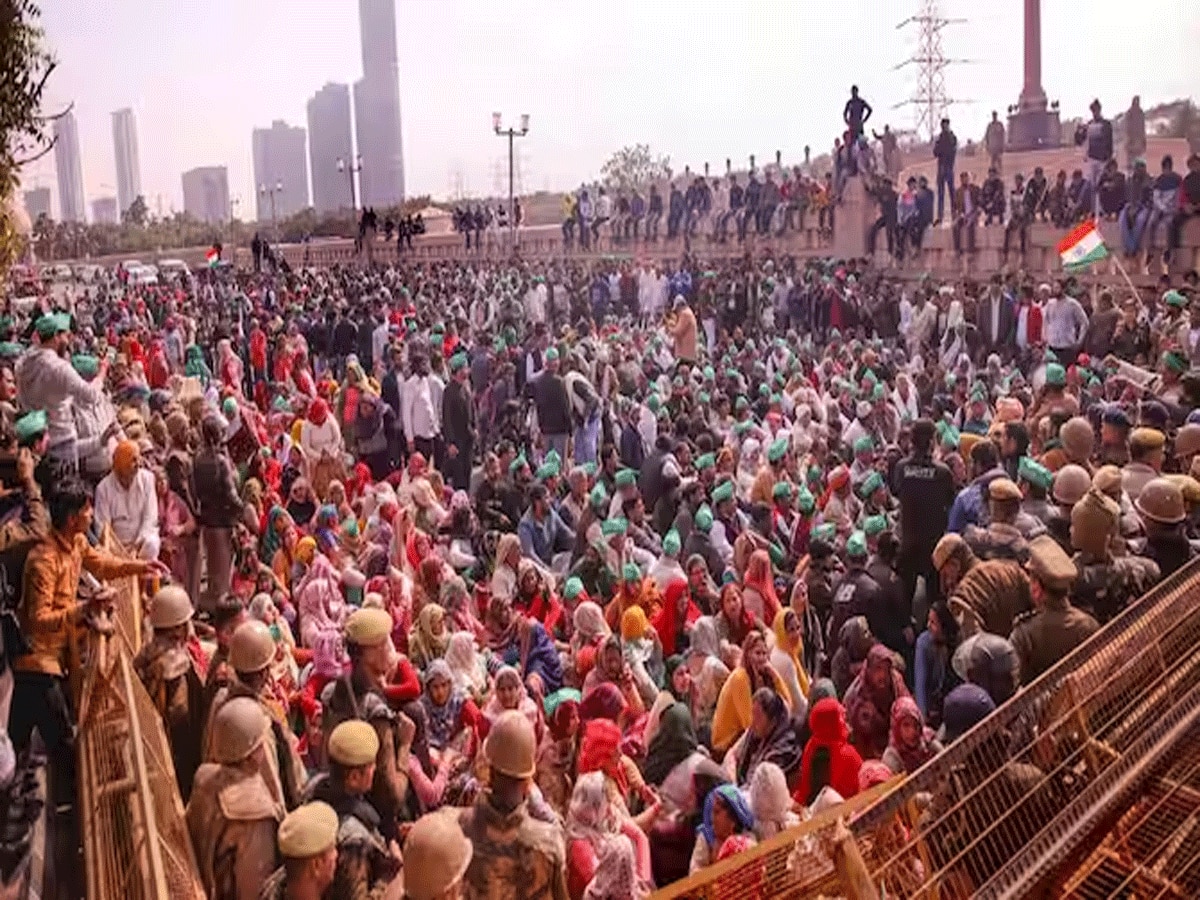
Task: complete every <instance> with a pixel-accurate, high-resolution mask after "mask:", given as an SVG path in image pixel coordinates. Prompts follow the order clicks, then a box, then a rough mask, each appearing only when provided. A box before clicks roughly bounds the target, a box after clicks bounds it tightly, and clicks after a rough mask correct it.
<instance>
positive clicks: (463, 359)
mask: <svg viewBox="0 0 1200 900" xmlns="http://www.w3.org/2000/svg"><path fill="white" fill-rule="evenodd" d="M442 434H443V435H444V436H445V441H446V460H445V463H444V464H443V466H442V474H443V475H445V476H446V481H448V482H449V483H450V485H451V487H453V488H454V489H455V490H459V491H465V490H467V489H468V488H469V487H470V486H471V459H472V456H473V454H474V450H475V399H474V397H473V396H472V394H471V367H470V366H469V365H467V354H466V353H465V352H462V351H460V352H458V353H456V354H454V356H452V357H450V383H449V384H448V385H446V389H445V390H444V391H443V392H442Z"/></svg>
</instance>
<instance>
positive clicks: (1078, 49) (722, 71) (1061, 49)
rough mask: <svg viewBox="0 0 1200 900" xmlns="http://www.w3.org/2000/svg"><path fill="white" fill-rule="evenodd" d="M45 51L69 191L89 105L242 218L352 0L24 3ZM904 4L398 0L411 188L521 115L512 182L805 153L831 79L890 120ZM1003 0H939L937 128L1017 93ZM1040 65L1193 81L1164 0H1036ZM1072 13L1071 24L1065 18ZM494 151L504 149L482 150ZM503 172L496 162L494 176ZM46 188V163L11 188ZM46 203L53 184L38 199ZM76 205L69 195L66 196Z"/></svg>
mask: <svg viewBox="0 0 1200 900" xmlns="http://www.w3.org/2000/svg"><path fill="white" fill-rule="evenodd" d="M42 6H43V15H44V24H45V27H46V31H47V35H48V39H49V43H50V46H51V49H52V50H53V52H54V53H55V54H56V55H57V57H58V59H59V61H60V67H59V69H58V70H57V71H56V72H55V74H54V75H53V76H52V79H51V81H50V84H49V89H48V98H49V100H50V101H51V104H50V108H51V109H53V108H55V107H56V106H58V107H61V105H62V104H65V103H68V102H74V103H75V113H76V117H77V119H78V122H79V133H80V143H81V146H82V152H83V169H84V185H85V190H86V194H87V197H88V200H89V203H90V201H91V200H92V199H94V198H95V197H98V196H103V195H114V196H115V194H116V187H115V184H116V176H115V169H114V161H113V160H114V155H113V143H112V124H111V116H110V113H111V112H112V111H113V110H115V109H119V108H121V107H124V106H132V107H133V109H134V111H135V113H136V117H137V127H138V139H139V149H140V155H141V168H142V187H143V192H144V193H145V194H146V195H147V199H148V201H149V203H150V207H151V209H152V210H154V209H155V208H156V206H157V203H158V198H159V196H160V195H161V198H162V199H161V202H162V206H163V209H164V211H167V210H170V209H171V208H172V207H174V208H181V207H182V189H181V187H180V181H179V176H180V173H181V172H183V171H185V170H187V169H190V168H193V167H194V166H200V165H226V166H228V168H229V174H230V191H231V193H232V194H233V196H234V197H235V198H239V199H240V204H239V206H238V207H237V210H236V211H237V213H238V215H239V216H241V217H246V216H247V215H248V214H250V213H251V212H252V209H253V199H252V191H253V189H254V185H253V173H252V169H251V155H250V133H251V130H252V129H253V128H254V127H256V126H265V125H269V124H270V123H271V121H272V120H273V119H285V120H287V121H288V122H289V123H291V124H294V125H304V126H306V127H307V123H306V117H305V103H306V101H307V99H308V98H309V97H310V96H311V95H312V94H313V93H314V92H315V91H316V90H317V89H318V88H320V87H321V86H322V85H323V84H324V83H325V82H327V81H339V82H345V83H353V81H354V80H355V79H357V78H358V77H360V75H361V66H362V63H361V56H360V49H359V33H358V13H357V3H355V2H354V0H203V2H201V0H104V2H99V3H97V2H93V0H42ZM917 7H918V0H839V2H827V0H738V2H717V0H688V2H684V0H603V2H583V0H397V8H398V9H397V28H398V32H399V34H398V40H399V51H400V93H401V103H402V116H403V128H404V156H405V167H406V181H407V187H408V191H409V193H410V194H418V193H431V194H433V195H434V196H437V197H445V196H450V195H452V194H453V193H454V192H455V191H456V189H457V188H458V186H460V185H461V187H462V188H463V189H465V190H466V191H467V192H468V193H473V194H481V193H491V192H492V191H493V190H494V188H495V186H496V171H497V165H498V163H500V161H501V160H502V159H503V157H504V153H505V152H506V150H505V146H504V142H503V141H501V139H499V138H497V137H495V136H494V135H493V134H492V133H491V119H490V116H491V112H492V110H500V111H502V112H504V113H505V116H506V118H507V119H508V120H509V121H512V120H515V118H516V116H517V115H518V114H519V113H521V112H528V113H529V114H530V115H531V117H532V123H531V129H532V130H531V133H530V135H529V136H528V137H527V138H525V139H524V140H523V141H521V142H520V147H521V151H522V153H523V156H524V159H523V167H524V173H525V177H524V182H525V186H526V188H527V189H540V188H545V187H550V188H562V187H565V186H569V185H572V184H577V183H578V182H579V181H581V180H583V179H585V178H590V177H594V176H595V175H596V173H597V172H598V171H599V168H600V166H601V164H602V163H603V161H604V160H605V159H606V158H607V156H608V154H609V153H610V152H611V151H612V150H614V149H616V148H618V147H620V146H623V145H625V144H628V143H634V142H646V143H649V144H650V145H651V146H652V147H653V148H654V149H655V150H656V151H658V152H662V153H666V154H669V155H670V156H671V158H672V162H673V164H674V165H675V167H676V168H677V169H678V170H682V168H683V166H684V164H690V165H691V166H692V167H693V168H694V169H699V168H701V167H702V166H703V164H704V162H705V161H706V160H707V161H709V162H710V163H711V164H712V165H713V167H714V168H716V169H720V168H723V166H724V160H725V158H726V157H727V156H731V157H733V158H734V159H735V160H740V161H742V163H743V164H744V161H745V159H746V157H747V156H748V154H750V153H757V154H758V157H759V159H760V160H766V159H768V158H769V157H773V155H774V151H775V150H776V149H779V150H782V151H783V154H784V159H785V161H787V160H796V159H798V158H800V157H801V156H802V153H803V147H804V145H805V144H806V143H807V144H810V145H811V146H812V147H813V151H814V153H817V152H821V151H823V150H826V149H828V147H829V146H830V145H831V144H832V140H833V136H834V134H835V132H836V128H837V126H838V124H839V122H840V114H841V107H842V104H843V103H844V101H845V98H846V96H847V94H848V89H849V86H850V84H851V83H857V84H858V85H860V87H861V89H862V92H863V95H864V96H865V97H866V98H867V99H868V100H869V101H870V102H871V103H872V104H873V106H874V107H875V117H874V119H873V120H872V123H873V124H877V127H880V128H882V125H883V123H885V122H891V123H892V124H893V126H900V127H907V126H911V124H912V122H913V111H912V110H911V108H904V109H896V110H893V109H891V107H892V105H893V104H895V103H897V102H899V101H901V100H903V99H904V98H905V97H906V96H908V95H909V94H910V93H911V92H912V90H913V84H914V81H915V70H913V69H908V70H904V71H900V72H893V71H892V67H893V66H894V65H895V64H897V63H899V62H901V61H902V60H904V59H905V58H906V57H908V56H909V55H911V54H912V53H913V51H914V49H915V47H916V31H915V30H909V31H897V30H896V25H897V23H899V22H900V21H901V20H903V19H904V18H906V17H907V16H909V15H912V14H913V13H915V12H916V10H917ZM1023 7H1024V4H1023V2H1021V0H990V2H980V0H943V8H944V10H945V12H946V13H947V14H949V15H951V16H962V17H965V18H967V19H968V21H966V22H965V23H964V24H960V25H952V26H950V27H948V28H947V29H946V31H945V41H944V43H945V49H946V52H947V54H948V55H950V56H953V57H963V58H967V59H969V60H971V62H970V63H969V64H965V65H961V66H955V67H953V68H951V69H950V70H949V71H948V72H947V75H946V79H947V85H948V89H949V92H950V95H951V96H952V97H961V98H964V99H968V100H972V101H974V102H973V103H971V104H970V105H964V106H961V107H956V108H953V109H952V110H951V117H952V118H953V119H954V123H955V130H956V131H957V132H958V134H959V138H960V140H965V139H966V138H967V137H974V138H976V139H978V138H979V137H980V135H981V134H982V129H983V126H984V124H985V122H986V121H987V119H988V117H989V115H990V111H991V110H993V109H999V110H1000V111H1001V112H1003V110H1004V109H1005V107H1006V106H1007V105H1008V104H1009V103H1012V102H1014V101H1015V100H1016V98H1017V94H1018V92H1019V90H1020V88H1021V83H1022V75H1021V59H1022V10H1023ZM1042 8H1043V12H1042V39H1043V82H1044V84H1045V87H1046V90H1047V92H1048V94H1049V96H1050V97H1051V98H1052V99H1058V100H1060V101H1061V103H1062V108H1063V111H1064V115H1065V116H1069V115H1084V114H1086V107H1087V104H1088V102H1089V101H1090V100H1091V99H1092V97H1093V96H1099V97H1100V98H1101V99H1102V100H1103V101H1104V103H1105V107H1106V111H1108V112H1109V113H1110V114H1111V113H1115V112H1117V111H1119V110H1122V109H1124V108H1125V107H1127V106H1128V105H1129V100H1130V97H1131V96H1132V95H1133V94H1134V93H1140V94H1141V95H1142V97H1143V104H1144V105H1148V104H1151V103H1154V102H1156V101H1160V100H1167V99H1173V98H1176V97H1179V96H1184V95H1192V96H1200V64H1198V61H1197V57H1196V55H1195V48H1196V47H1197V46H1200V6H1197V5H1196V4H1194V3H1189V2H1186V0H1140V2H1138V3H1136V4H1129V3H1128V2H1117V0H1092V2H1090V3H1080V2H1078V0H1043V2H1042ZM1081 13H1083V14H1084V15H1085V17H1083V18H1081V17H1080V14H1081ZM505 165H506V164H505ZM504 171H507V170H506V169H505V170H504ZM34 184H44V185H49V186H50V187H52V188H53V189H54V193H55V194H56V195H57V187H56V184H55V179H54V165H53V160H52V158H48V159H46V160H43V161H42V162H41V163H39V164H38V165H37V166H35V167H33V171H31V172H29V173H27V178H26V186H32V185H34ZM55 209H57V200H56V202H55ZM89 215H90V209H89Z"/></svg>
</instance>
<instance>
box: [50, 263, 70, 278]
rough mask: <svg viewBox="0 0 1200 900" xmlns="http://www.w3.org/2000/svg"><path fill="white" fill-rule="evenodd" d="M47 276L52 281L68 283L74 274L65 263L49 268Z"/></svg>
mask: <svg viewBox="0 0 1200 900" xmlns="http://www.w3.org/2000/svg"><path fill="white" fill-rule="evenodd" d="M48 274H49V275H50V278H51V280H52V281H70V280H71V279H72V278H74V277H75V273H74V272H72V271H71V267H70V266H68V265H67V264H66V263H58V264H57V265H54V266H51V267H50V269H49V273H48Z"/></svg>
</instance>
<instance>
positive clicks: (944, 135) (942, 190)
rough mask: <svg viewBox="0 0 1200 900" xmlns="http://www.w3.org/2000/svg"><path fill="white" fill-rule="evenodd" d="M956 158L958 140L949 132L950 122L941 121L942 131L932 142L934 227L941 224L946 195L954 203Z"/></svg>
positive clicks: (946, 120) (947, 120)
mask: <svg viewBox="0 0 1200 900" xmlns="http://www.w3.org/2000/svg"><path fill="white" fill-rule="evenodd" d="M957 156H958V138H957V137H955V136H954V132H953V131H951V130H950V120H949V119H942V130H941V132H940V133H939V134H938V136H937V140H935V141H934V142H933V158H934V159H936V160H937V219H936V220H934V223H933V224H934V225H940V224H942V214H943V213H944V212H945V209H946V207H945V201H946V193H947V192H949V194H950V202H951V204H953V203H954V160H955V157H957Z"/></svg>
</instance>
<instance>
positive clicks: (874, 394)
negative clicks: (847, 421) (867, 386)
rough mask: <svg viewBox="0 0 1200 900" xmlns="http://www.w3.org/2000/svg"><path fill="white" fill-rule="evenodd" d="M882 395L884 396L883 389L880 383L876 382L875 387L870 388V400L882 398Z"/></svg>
mask: <svg viewBox="0 0 1200 900" xmlns="http://www.w3.org/2000/svg"><path fill="white" fill-rule="evenodd" d="M883 397H884V390H883V385H882V384H876V385H875V387H873V388H871V400H872V401H874V400H882V399H883Z"/></svg>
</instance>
